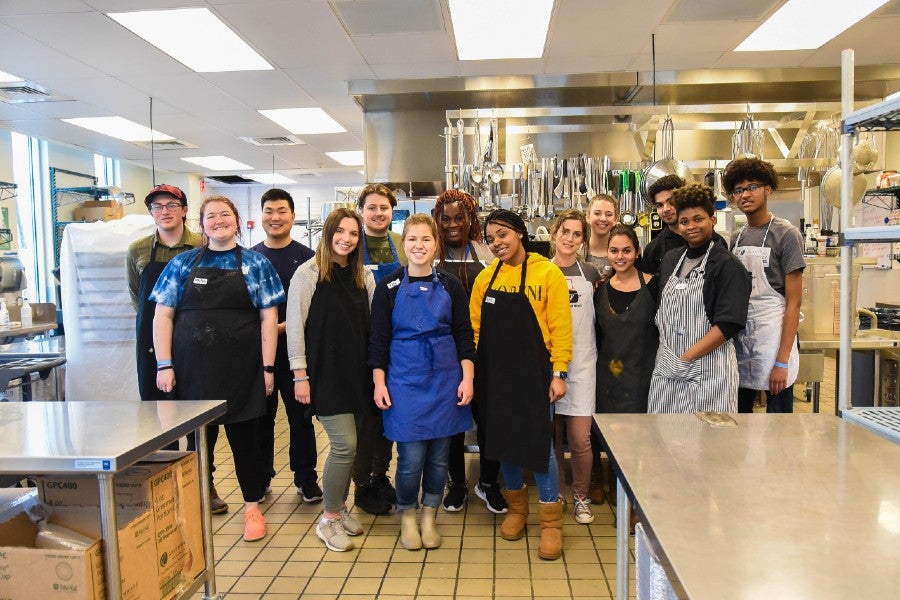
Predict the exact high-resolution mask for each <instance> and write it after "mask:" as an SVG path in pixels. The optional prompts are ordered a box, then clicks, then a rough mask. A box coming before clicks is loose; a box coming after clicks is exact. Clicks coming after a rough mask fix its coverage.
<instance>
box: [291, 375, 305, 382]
mask: <svg viewBox="0 0 900 600" xmlns="http://www.w3.org/2000/svg"><path fill="white" fill-rule="evenodd" d="M298 381H309V375H305V376H303V377H294V383H297V382H298Z"/></svg>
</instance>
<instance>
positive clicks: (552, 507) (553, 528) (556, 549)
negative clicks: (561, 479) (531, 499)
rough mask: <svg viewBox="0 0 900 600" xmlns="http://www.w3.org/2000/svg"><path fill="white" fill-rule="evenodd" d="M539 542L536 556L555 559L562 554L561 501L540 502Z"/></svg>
mask: <svg viewBox="0 0 900 600" xmlns="http://www.w3.org/2000/svg"><path fill="white" fill-rule="evenodd" d="M538 510H539V511H540V515H541V544H540V546H538V556H540V557H541V558H543V559H545V560H556V559H558V558H559V557H560V556H562V543H563V538H562V502H560V501H559V500H557V501H556V502H541V503H540V504H538Z"/></svg>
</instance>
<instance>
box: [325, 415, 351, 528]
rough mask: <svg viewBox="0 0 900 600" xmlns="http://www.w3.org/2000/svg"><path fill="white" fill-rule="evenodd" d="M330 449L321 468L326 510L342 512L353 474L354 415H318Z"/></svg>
mask: <svg viewBox="0 0 900 600" xmlns="http://www.w3.org/2000/svg"><path fill="white" fill-rule="evenodd" d="M318 419H319V422H320V423H321V424H322V428H323V429H325V433H326V434H327V435H328V441H329V444H330V449H329V451H328V458H326V459H325V468H324V469H323V470H322V492H323V495H324V497H325V511H326V512H330V513H336V512H340V510H341V507H343V506H344V502H346V500H347V495H348V494H349V493H350V474H351V471H352V468H353V459H354V457H355V456H356V418H355V417H354V415H352V414H342V415H332V416H328V417H324V416H319V417H318Z"/></svg>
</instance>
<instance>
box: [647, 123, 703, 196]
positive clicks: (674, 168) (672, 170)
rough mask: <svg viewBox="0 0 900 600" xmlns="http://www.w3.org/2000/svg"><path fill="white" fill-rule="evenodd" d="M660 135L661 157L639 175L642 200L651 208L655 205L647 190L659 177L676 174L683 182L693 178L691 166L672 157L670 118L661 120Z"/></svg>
mask: <svg viewBox="0 0 900 600" xmlns="http://www.w3.org/2000/svg"><path fill="white" fill-rule="evenodd" d="M660 137H661V144H662V154H663V157H662V158H661V159H660V160H658V161H656V162H655V163H653V164H652V165H650V166H649V167H647V168H646V169H644V172H643V173H642V177H641V195H642V196H643V197H644V202H645V203H646V204H647V207H648V209H651V210H652V209H654V208H655V207H654V206H653V198H651V197H650V194H649V193H648V190H649V189H650V186H651V185H653V184H654V183H656V182H657V181H658V180H659V179H661V178H663V177H665V176H667V175H678V176H679V177H681V178H682V179H684V180H685V182H689V181H691V180H692V179H693V178H694V174H693V172H692V171H691V168H690V167H688V166H687V163H685V162H682V161H680V160H675V158H674V138H675V126H674V124H673V123H672V119H671V118H669V117H666V120H665V121H663V124H662V127H660Z"/></svg>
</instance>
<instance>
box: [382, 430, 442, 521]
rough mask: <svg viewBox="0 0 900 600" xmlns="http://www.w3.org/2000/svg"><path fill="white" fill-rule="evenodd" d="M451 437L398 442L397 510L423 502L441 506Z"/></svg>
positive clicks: (414, 506) (434, 506)
mask: <svg viewBox="0 0 900 600" xmlns="http://www.w3.org/2000/svg"><path fill="white" fill-rule="evenodd" d="M449 456H450V437H449V436H448V437H442V438H437V439H433V440H422V441H418V442H397V476H396V478H395V481H394V483H395V484H396V489H397V510H398V511H402V510H406V509H409V508H418V506H419V503H418V498H419V490H420V489H421V490H422V504H424V505H425V506H430V507H432V508H437V507H438V505H439V504H440V503H441V498H443V497H444V485H446V483H447V464H448V462H449Z"/></svg>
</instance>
